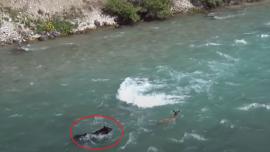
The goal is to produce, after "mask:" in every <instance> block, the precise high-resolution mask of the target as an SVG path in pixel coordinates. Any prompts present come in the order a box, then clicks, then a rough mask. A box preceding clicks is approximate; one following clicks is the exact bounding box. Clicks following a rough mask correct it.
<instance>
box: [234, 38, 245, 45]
mask: <svg viewBox="0 0 270 152" xmlns="http://www.w3.org/2000/svg"><path fill="white" fill-rule="evenodd" d="M234 43H235V44H243V45H247V44H248V42H247V41H246V40H245V39H239V40H234Z"/></svg>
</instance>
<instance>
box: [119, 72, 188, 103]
mask: <svg viewBox="0 0 270 152" xmlns="http://www.w3.org/2000/svg"><path fill="white" fill-rule="evenodd" d="M157 88H160V85H159V84H152V83H151V82H150V81H149V80H148V79H144V78H130V77H128V78H126V79H125V80H124V81H123V82H122V83H121V85H120V88H119V89H118V92H117V96H116V97H117V99H119V100H121V101H123V102H126V103H128V104H132V105H135V106H138V107H140V108H151V107H155V106H162V105H167V104H175V103H179V102H183V100H184V99H185V98H186V96H184V95H183V96H178V95H168V94H165V93H160V92H155V91H152V90H154V89H157Z"/></svg>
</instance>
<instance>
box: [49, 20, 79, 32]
mask: <svg viewBox="0 0 270 152" xmlns="http://www.w3.org/2000/svg"><path fill="white" fill-rule="evenodd" d="M53 26H54V28H55V30H56V31H58V32H60V33H61V34H64V35H69V34H71V32H72V29H73V28H74V25H73V24H71V23H70V22H68V21H61V20H56V21H54V22H53Z"/></svg>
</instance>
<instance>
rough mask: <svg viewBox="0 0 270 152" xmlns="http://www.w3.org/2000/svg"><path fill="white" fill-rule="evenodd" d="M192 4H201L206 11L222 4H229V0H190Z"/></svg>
mask: <svg viewBox="0 0 270 152" xmlns="http://www.w3.org/2000/svg"><path fill="white" fill-rule="evenodd" d="M192 2H194V3H201V5H202V6H203V7H204V8H206V9H214V8H217V7H219V6H221V5H223V4H224V3H229V0H192Z"/></svg>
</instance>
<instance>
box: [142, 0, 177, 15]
mask: <svg viewBox="0 0 270 152" xmlns="http://www.w3.org/2000/svg"><path fill="white" fill-rule="evenodd" d="M171 5H172V4H171V1H170V0H144V1H143V3H142V7H143V11H145V18H148V19H165V18H167V17H169V16H171Z"/></svg>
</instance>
